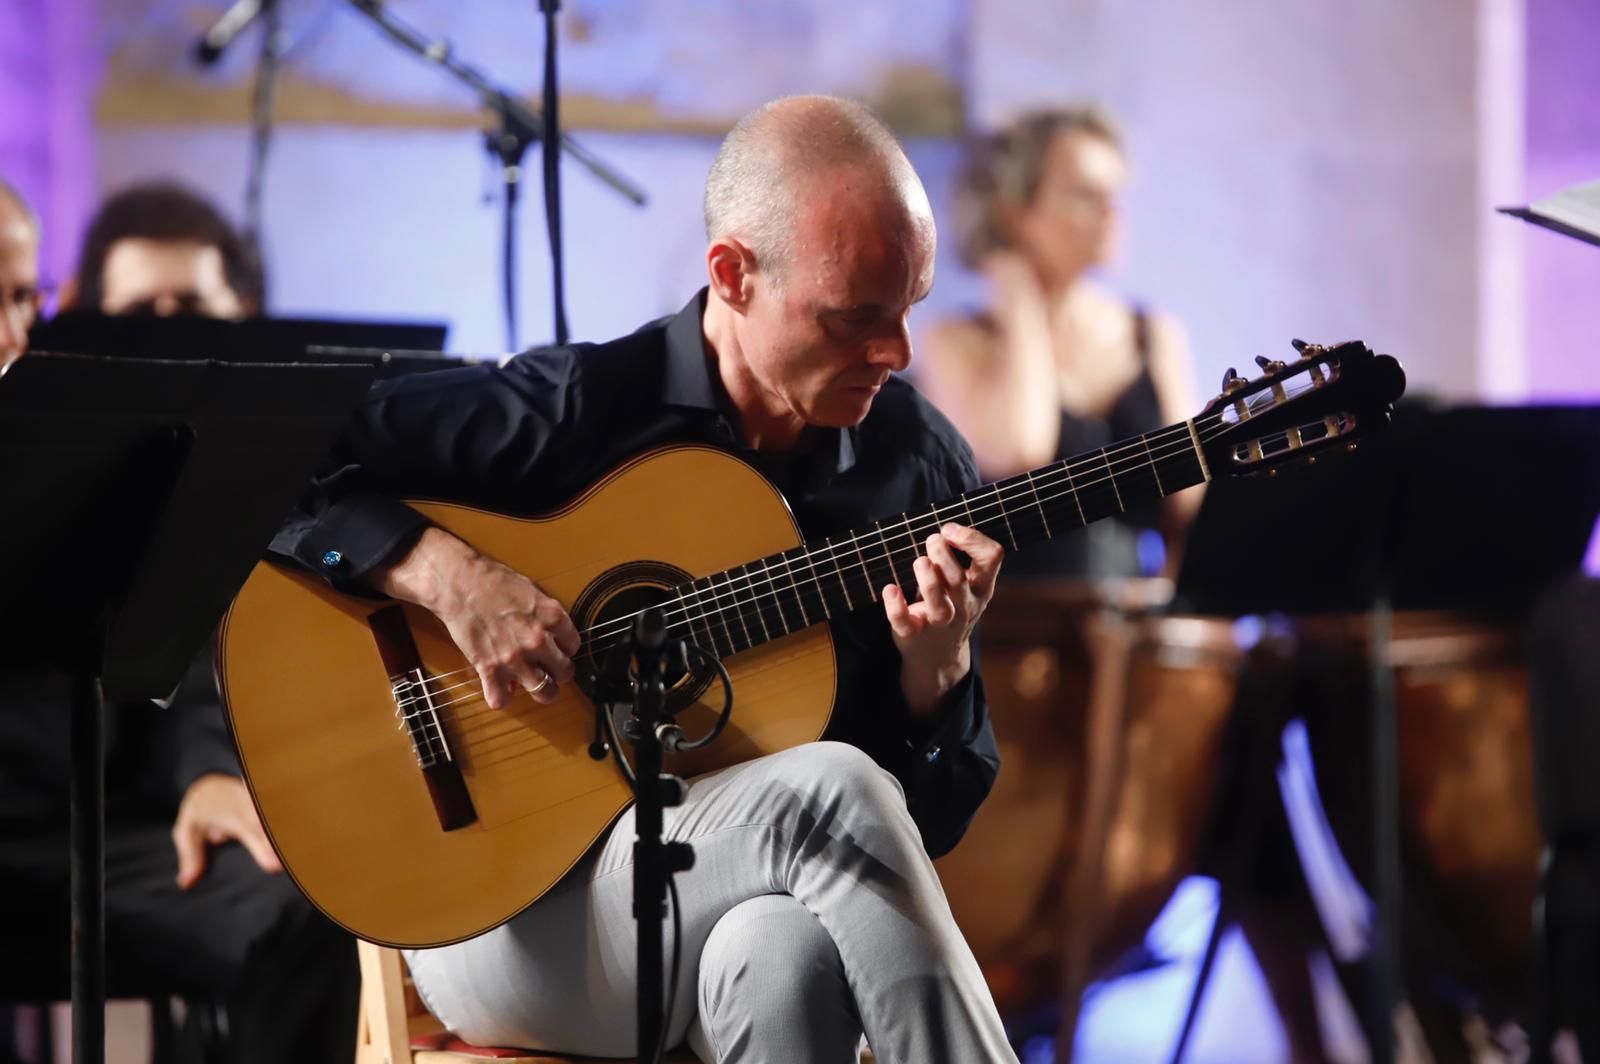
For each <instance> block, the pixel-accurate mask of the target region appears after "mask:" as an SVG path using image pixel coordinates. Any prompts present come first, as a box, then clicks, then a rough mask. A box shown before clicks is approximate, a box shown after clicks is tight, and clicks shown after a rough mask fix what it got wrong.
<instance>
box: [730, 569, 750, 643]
mask: <svg viewBox="0 0 1600 1064" xmlns="http://www.w3.org/2000/svg"><path fill="white" fill-rule="evenodd" d="M722 586H723V589H724V594H725V595H726V596H727V599H728V605H729V607H730V608H731V609H732V610H733V615H734V616H735V617H737V618H738V619H739V630H740V631H742V632H743V633H744V646H743V647H740V648H737V649H736V650H735V653H737V651H738V650H749V649H750V648H751V647H753V646H755V645H756V641H755V640H754V639H751V638H750V626H749V625H747V624H745V623H744V608H743V607H742V606H741V605H740V603H739V593H738V592H737V591H735V590H734V587H733V576H732V575H731V574H730V573H729V572H728V571H727V570H726V569H724V570H723V572H722ZM729 632H730V634H731V632H732V629H731V627H730V629H729ZM729 643H732V640H731V639H730V640H729Z"/></svg>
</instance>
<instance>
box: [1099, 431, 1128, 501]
mask: <svg viewBox="0 0 1600 1064" xmlns="http://www.w3.org/2000/svg"><path fill="white" fill-rule="evenodd" d="M1100 461H1102V462H1104V463H1105V467H1106V476H1107V477H1109V478H1110V479H1111V490H1112V491H1113V492H1115V493H1116V496H1117V509H1119V510H1121V511H1122V512H1123V513H1127V512H1128V508H1127V507H1126V506H1124V505H1122V491H1121V490H1120V489H1119V488H1118V487H1117V474H1116V473H1114V472H1112V471H1111V456H1110V455H1108V454H1106V449H1105V448H1104V447H1102V448H1100Z"/></svg>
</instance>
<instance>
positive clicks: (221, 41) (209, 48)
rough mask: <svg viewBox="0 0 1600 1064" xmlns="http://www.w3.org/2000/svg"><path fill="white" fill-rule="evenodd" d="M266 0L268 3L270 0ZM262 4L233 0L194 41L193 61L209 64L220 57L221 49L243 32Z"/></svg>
mask: <svg viewBox="0 0 1600 1064" xmlns="http://www.w3.org/2000/svg"><path fill="white" fill-rule="evenodd" d="M266 2H267V3H270V2H271V0H266ZM264 6H265V4H264V3H263V0H234V4H233V6H232V7H230V8H228V10H226V11H224V12H223V13H222V17H221V18H219V19H217V21H216V22H215V23H214V24H213V25H212V27H211V28H210V29H209V30H206V32H205V35H204V36H202V37H201V38H200V39H199V40H198V41H196V42H195V44H194V58H195V62H197V63H199V64H200V65H201V66H211V65H212V64H214V63H215V62H216V61H217V60H218V59H221V58H222V53H223V51H224V50H225V49H226V48H227V47H228V45H230V44H232V43H233V39H234V38H235V37H237V36H239V34H241V33H243V32H244V30H245V27H247V26H249V25H250V23H252V22H254V21H255V20H256V17H257V16H258V15H260V14H261V9H262V8H263V7H264Z"/></svg>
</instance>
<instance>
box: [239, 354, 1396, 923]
mask: <svg viewBox="0 0 1600 1064" xmlns="http://www.w3.org/2000/svg"><path fill="white" fill-rule="evenodd" d="M1297 347H1298V348H1299V357H1298V358H1296V359H1295V360H1294V361H1292V362H1288V363H1279V362H1265V363H1264V369H1265V372H1264V374H1263V375H1262V376H1260V377H1258V378H1257V379H1255V380H1253V381H1247V380H1245V379H1244V378H1240V377H1236V376H1234V375H1233V374H1232V372H1231V371H1230V375H1229V379H1228V380H1227V381H1226V382H1225V384H1224V391H1223V394H1221V395H1219V396H1218V397H1217V398H1216V399H1214V400H1213V401H1212V402H1211V403H1209V404H1208V405H1207V406H1206V408H1205V409H1204V410H1203V411H1202V412H1201V413H1200V414H1199V415H1197V416H1196V417H1194V418H1192V419H1191V420H1189V421H1185V422H1182V423H1180V424H1176V425H1172V426H1169V427H1167V428H1164V429H1160V430H1157V431H1155V432H1151V433H1148V434H1146V435H1143V436H1138V437H1135V438H1133V439H1128V440H1123V441H1121V442H1119V443H1115V444H1112V445H1110V446H1108V447H1105V448H1102V449H1101V450H1099V451H1094V452H1091V453H1088V454H1081V455H1077V456H1075V457H1073V458H1070V459H1067V460H1065V461H1059V462H1055V463H1052V464H1050V465H1047V466H1044V467H1042V468H1040V469H1036V470H1033V471H1031V472H1028V473H1024V474H1021V475H1019V476H1014V477H1011V478H1008V479H1006V480H1003V481H999V482H998V483H994V484H988V485H985V486H984V487H982V488H978V489H976V490H974V491H972V492H969V493H967V494H965V495H962V496H959V497H957V498H953V499H946V500H943V501H941V502H940V503H939V504H938V505H936V506H933V507H931V508H929V509H927V510H925V511H922V512H919V513H905V514H894V515H890V516H885V517H883V518H881V519H879V520H876V521H873V522H871V523H870V524H866V525H863V526H862V527H860V528H858V529H856V530H854V531H853V532H851V533H850V534H846V535H840V536H833V537H829V538H826V539H821V540H811V541H804V540H803V539H802V537H801V534H800V531H799V529H798V527H797V526H796V524H795V522H794V519H793V516H792V515H791V513H790V511H789V507H788V505H787V504H786V503H785V501H784V499H783V497H782V496H781V495H780V494H779V493H778V491H777V489H775V488H774V487H773V486H772V485H771V484H769V483H768V482H767V481H766V480H765V479H764V478H762V477H761V476H760V475H759V474H758V473H757V472H756V471H755V470H754V469H752V468H751V467H750V466H749V465H747V464H746V463H744V462H742V461H740V460H739V459H737V458H735V457H732V456H731V455H728V454H726V453H724V452H721V451H717V450H714V449H712V448H709V447H703V446H676V447H667V448H662V449H658V450H654V451H651V452H649V453H646V454H642V455H639V456H638V457H636V458H633V459H631V460H630V461H628V462H626V463H624V464H623V465H622V466H620V467H619V468H617V469H614V470H613V471H611V472H610V473H609V474H607V475H606V476H605V477H603V478H602V479H600V480H599V481H598V482H596V483H595V484H593V485H591V486H590V487H589V488H588V489H587V490H586V491H584V492H583V494H582V495H580V496H579V497H578V498H576V499H574V500H573V501H572V502H570V503H569V504H567V505H566V506H565V507H564V508H562V509H561V510H559V511H558V512H555V513H551V514H549V515H547V516H543V517H539V518H533V519H524V518H514V517H507V516H503V515H499V514H495V513H489V512H486V511H483V510H478V509H473V508H472V507H469V506H459V505H452V504H446V503H437V502H413V503H412V505H413V506H415V507H416V508H417V509H418V510H420V511H421V512H422V513H424V514H425V515H426V516H427V517H428V519H429V520H431V521H433V522H434V523H435V524H437V525H439V526H441V527H442V528H444V529H446V530H448V531H450V532H452V533H453V534H455V535H457V536H459V537H461V538H462V539H463V540H465V541H466V542H468V543H470V544H472V545H473V546H474V547H476V548H477V549H478V550H480V551H482V552H484V553H486V554H488V555H491V556H493V557H496V558H499V559H500V560H501V561H504V562H505V563H507V564H508V565H511V566H512V567H514V568H516V569H518V570H519V571H521V572H523V573H524V574H526V575H527V576H528V577H529V578H530V579H532V580H533V581H534V582H535V583H537V584H538V585H539V586H540V587H541V588H543V589H544V590H545V591H546V592H547V593H549V594H551V595H553V596H554V597H555V598H556V599H557V600H558V601H560V602H561V603H562V604H563V605H564V606H566V607H567V609H568V611H569V612H570V613H571V615H572V619H573V621H574V622H575V623H576V625H577V627H578V630H579V632H580V633H581V634H582V637H583V640H584V647H583V650H582V651H581V652H580V654H579V660H578V662H577V664H578V665H579V669H580V672H582V671H584V670H585V668H586V667H592V666H594V665H595V664H596V663H597V661H598V660H599V659H600V658H601V657H602V656H605V655H606V654H607V652H608V651H609V650H610V649H611V648H613V647H615V646H616V645H617V644H618V643H619V642H620V641H621V640H622V639H623V638H624V637H625V633H626V631H627V629H628V627H629V624H630V621H631V618H632V617H633V616H634V615H635V614H636V613H637V612H638V611H640V610H642V609H643V608H645V607H646V606H648V605H651V604H657V603H659V604H661V605H662V606H663V607H664V608H665V610H666V612H667V615H668V619H669V622H670V626H671V631H672V633H673V634H676V635H682V636H686V637H687V638H688V639H689V640H691V641H692V642H694V643H695V644H697V645H698V646H700V647H704V648H706V649H708V650H710V651H713V652H714V653H715V654H717V655H718V656H720V657H721V658H722V659H724V662H725V664H726V666H727V669H728V671H729V673H730V674H731V676H732V679H733V684H734V687H735V689H736V690H737V693H738V705H737V710H736V712H735V713H734V714H733V716H732V718H731V723H730V724H729V725H728V727H727V729H726V731H725V732H724V733H723V735H722V736H721V737H720V738H719V739H718V741H717V742H715V743H713V744H711V745H710V746H708V747H706V748H705V749H704V750H701V751H698V752H695V753H688V754H678V755H672V756H670V757H669V759H668V764H667V768H668V770H670V771H674V772H676V773H678V774H680V775H683V776H690V775H694V774H697V773H701V772H706V771H710V770H712V769H716V768H720V767H723V766H726V765H730V764H734V763H737V762H741V761H745V760H748V759H750V758H754V757H759V756H761V755H763V754H767V753H772V752H774V751H777V750H782V749H786V748H788V747H790V746H794V745H797V744H799V743H805V742H810V741H812V740H814V739H816V738H818V737H819V736H820V735H821V734H822V732H823V729H824V728H825V727H826V725H827V722H828V717H829V714H830V713H831V711H832V704H833V698H834V683H835V664H834V655H833V643H832V638H831V636H830V634H829V629H828V626H827V625H826V624H823V623H821V622H823V621H825V620H827V619H828V618H830V617H834V616H837V615H839V614H840V613H842V612H844V611H850V610H858V609H881V608H882V606H881V605H879V603H878V595H879V589H881V588H882V587H883V586H884V585H885V584H887V583H889V582H891V581H892V582H895V583H898V584H899V585H900V586H901V587H903V588H906V589H908V592H909V593H910V594H913V595H914V594H915V587H916V581H915V579H914V577H913V576H912V562H913V561H914V560H915V558H916V556H917V554H918V552H919V551H920V549H921V546H920V545H921V544H922V543H923V542H924V541H925V540H926V538H927V536H928V534H929V533H931V532H933V531H936V530H937V529H938V527H939V526H940V525H941V524H942V523H944V522H946V521H957V522H960V523H962V524H967V525H971V526H974V527H976V528H978V529H980V530H982V531H983V532H984V533H986V534H987V535H989V536H991V537H992V538H994V539H996V540H998V541H999V542H1000V543H1001V544H1002V545H1003V546H1004V547H1006V548H1007V550H1018V549H1026V548H1027V546H1028V545H1029V544H1030V543H1034V542H1037V541H1039V540H1043V539H1047V538H1049V537H1051V536H1058V535H1072V534H1073V530H1075V529H1078V528H1080V527H1082V526H1084V525H1086V524H1088V523H1089V522H1091V521H1095V520H1098V519H1100V518H1103V517H1107V516H1110V515H1112V514H1115V513H1118V512H1120V511H1122V510H1125V509H1127V508H1129V507H1133V506H1135V505H1137V504H1139V503H1144V502H1148V501H1150V500H1153V499H1157V498H1160V497H1161V496H1164V495H1168V494H1171V493H1172V492H1175V491H1178V490H1180V489H1182V488H1186V487H1189V486H1191V485H1194V484H1199V483H1202V482H1204V481H1208V480H1211V479H1212V478H1214V477H1222V476H1234V475H1240V474H1245V473H1255V472H1259V471H1263V470H1265V471H1270V472H1276V470H1277V467H1278V466H1279V465H1281V464H1282V463H1284V462H1287V461H1290V460H1294V459H1300V458H1302V457H1303V458H1304V459H1305V460H1306V461H1310V462H1314V461H1316V460H1317V456H1318V455H1319V454H1322V453H1325V452H1330V451H1333V450H1338V449H1344V448H1350V447H1354V446H1355V440H1356V438H1357V437H1358V436H1359V435H1360V434H1361V433H1362V432H1363V431H1365V430H1367V429H1369V428H1371V427H1373V426H1375V425H1379V424H1381V423H1383V422H1384V421H1385V420H1386V419H1387V415H1388V411H1389V409H1390V406H1391V404H1392V403H1393V402H1394V401H1395V399H1396V398H1398V396H1399V395H1400V393H1401V391H1402V390H1403V388H1404V384H1405V377H1404V374H1403V373H1402V371H1401V369H1400V366H1399V364H1398V363H1397V362H1395V360H1394V359H1392V358H1389V357H1387V356H1382V355H1375V354H1373V353H1372V352H1371V351H1370V350H1369V349H1367V348H1366V347H1365V346H1364V345H1361V344H1358V343H1346V344H1340V345H1338V346H1336V347H1328V348H1323V347H1313V346H1305V345H1297ZM685 484H693V485H695V486H696V488H697V491H696V493H695V495H694V497H693V498H690V497H689V496H688V495H687V493H685V492H684V491H683V490H682V486H683V485H685ZM643 514H648V515H650V519H649V521H648V522H645V521H644V520H642V519H641V517H640V515H643ZM217 671H218V678H219V682H220V686H221V690H222V695H223V699H224V702H225V704H226V705H227V709H228V713H229V716H230V718H231V721H232V725H233V731H234V735H235V737H236V739H237V741H238V746H239V753H240V757H241V760H242V762H243V766H244V771H245V776H246V779H247V780H248V782H249V785H250V789H251V792H252V793H253V795H254V797H255V801H256V804H257V806H258V808H259V809H260V811H261V816H262V820H263V822H264V823H265V825H266V828H267V831H268V833H269V834H270V836H271V838H272V842H273V845H274V846H275V847H276V848H277V851H278V854H279V855H280V856H281V858H282V859H283V864H284V867H285V868H286V869H287V870H288V871H289V874H290V875H292V876H293V877H294V880H295V882H296V883H297V884H298V885H299V886H300V888H301V889H302V890H303V891H305V893H306V894H307V895H308V896H309V897H310V898H311V899H312V900H313V901H314V902H315V903H316V904H317V905H318V906H319V907H320V908H321V909H322V910H323V911H324V912H326V913H327V914H328V915H329V916H330V917H331V918H332V919H334V920H335V921H336V922H338V923H340V924H342V925H343V926H344V927H346V928H348V929H349V930H350V931H352V932H354V933H355V934H357V935H359V936H361V937H362V938H366V939H370V940H372V941H375V942H379V943H384V944H389V945H398V946H418V947H420V946H431V945H440V944H443V943H447V942H452V941H456V940H459V939H463V938H467V937H469V936H472V935H475V934H478V933H479V932H482V931H485V930H487V929H489V928H492V927H494V926H496V925H498V924H499V923H501V922H503V921H505V920H507V919H509V918H510V917H512V916H513V915H515V914H516V913H517V912H519V911H521V910H522V909H523V908H525V907H526V906H528V905H530V904H531V903H532V902H534V901H535V900H536V899H538V897H539V896H540V895H541V894H543V893H544V892H545V891H546V890H548V889H549V888H550V887H551V886H552V885H554V884H555V882H556V881H557V880H558V879H560V878H561V876H562V874H563V873H564V872H565V871H566V870H567V869H568V868H570V867H571V866H572V865H573V863H574V862H576V861H577V860H578V859H579V857H581V856H582V855H583V853H584V852H585V851H586V850H587V849H588V848H589V846H590V845H591V844H592V843H593V842H594V841H595V839H596V838H597V837H598V836H599V835H600V834H601V833H602V832H604V831H605V829H606V828H607V826H608V825H610V824H611V823H612V821H613V820H615V818H616V817H617V815H618V814H619V813H620V812H621V811H622V810H623V809H624V808H626V806H627V804H628V802H629V800H630V791H629V789H628V785H627V784H626V783H625V781H624V779H623V777H622V775H621V774H620V772H619V771H618V768H617V766H616V765H614V764H612V763H611V762H610V761H605V760H595V759H593V758H592V757H591V756H590V755H589V747H590V743H591V741H592V740H593V739H594V731H595V720H596V715H595V710H594V706H593V704H592V703H591V701H590V698H589V696H588V694H587V693H586V692H585V690H584V689H583V687H582V685H579V684H569V685H564V686H563V688H562V692H561V696H560V698H559V700H558V701H557V702H556V703H554V704H552V705H541V704H538V703H535V702H534V701H533V700H532V699H531V698H530V697H528V696H522V697H521V698H519V699H518V700H517V701H515V702H514V703H513V704H512V705H511V706H510V707H509V708H506V709H503V710H491V709H490V708H489V707H488V706H487V704H485V702H484V701H483V697H482V692H481V689H480V688H479V686H478V681H477V678H476V674H475V673H474V672H473V670H471V669H470V668H468V667H467V665H466V662H465V660H464V659H463V657H462V656H461V654H460V652H459V651H458V650H457V649H456V647H455V645H454V644H453V643H452V642H451V640H450V638H449V636H448V634H447V633H446V632H445V630H444V628H443V626H442V625H441V624H440V623H439V622H438V621H437V620H436V619H435V618H434V617H433V616H432V615H430V614H428V613H427V612H426V611H425V610H422V609H420V608H416V607H413V606H410V605H402V604H398V603H394V602H387V601H374V600H370V599H361V598H355V597H350V596H346V595H343V594H340V593H338V592H335V591H333V590H331V589H330V588H329V587H328V586H327V585H326V584H325V583H323V582H322V581H321V580H320V579H318V578H317V577H315V576H312V575H309V574H307V573H304V572H301V571H299V570H296V569H293V568H289V567H285V566H280V565H278V564H275V563H268V562H264V563H262V564H261V565H259V566H257V567H256V569H255V571H254V573H253V574H252V575H251V577H250V579H249V581H248V582H247V583H246V584H245V586H244V588H243V589H242V590H241V591H240V592H239V595H238V597H237V599H236V600H235V601H234V603H233V606H232V608H231V609H230V611H229V612H228V615H227V617H226V619H225V621H224V624H223V627H222V631H221V635H220V648H219V655H218V666H217ZM721 702H722V695H721V691H720V689H719V686H718V685H717V684H715V683H713V682H712V681H710V680H706V679H702V678H699V676H698V674H697V673H694V672H691V673H688V674H684V675H681V676H678V677H676V678H675V682H674V684H673V687H672V689H671V691H670V692H669V703H668V708H669V710H671V711H673V712H675V713H676V716H677V719H678V721H679V722H681V723H682V724H683V727H684V730H685V731H686V732H687V733H689V734H691V735H693V734H697V733H699V732H700V731H703V730H704V729H705V728H707V727H709V725H710V723H711V722H712V721H713V720H714V719H715V718H716V716H717V715H718V713H719V712H720V709H721Z"/></svg>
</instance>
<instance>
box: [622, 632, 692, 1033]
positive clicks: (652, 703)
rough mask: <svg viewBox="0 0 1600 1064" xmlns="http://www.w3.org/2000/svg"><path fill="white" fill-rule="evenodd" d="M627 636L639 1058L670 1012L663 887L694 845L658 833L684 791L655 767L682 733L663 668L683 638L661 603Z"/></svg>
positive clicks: (688, 860) (675, 657)
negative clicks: (673, 632)
mask: <svg viewBox="0 0 1600 1064" xmlns="http://www.w3.org/2000/svg"><path fill="white" fill-rule="evenodd" d="M629 640H630V643H631V653H630V660H631V668H630V670H629V672H630V676H631V684H627V683H626V680H624V682H623V683H617V682H615V681H614V682H613V684H612V685H611V690H613V691H622V690H626V689H627V687H628V686H631V688H632V691H633V703H634V714H633V716H632V717H631V718H629V719H628V720H627V721H626V722H625V724H624V725H623V734H624V735H626V736H627V738H628V740H629V741H630V742H632V743H633V746H634V761H633V764H634V774H633V793H634V812H633V817H634V832H635V834H634V841H633V916H634V919H635V920H637V921H638V925H639V927H638V932H639V936H638V963H639V975H638V991H639V998H638V1013H637V1016H638V1045H637V1047H636V1049H635V1052H636V1054H637V1056H638V1058H639V1060H640V1061H641V1062H645V1061H656V1060H659V1059H660V1053H661V1050H662V1048H663V1045H662V1043H663V1039H664V1035H665V1029H666V1024H667V1023H668V1022H669V1021H670V1020H671V1017H670V1016H667V1015H665V1010H664V1009H663V1007H662V999H663V990H664V986H663V983H664V979H663V972H662V967H663V953H664V950H663V948H662V922H663V921H664V920H665V918H666V912H667V889H668V886H669V884H670V882H671V879H672V875H673V873H674V872H685V871H688V870H689V869H690V868H692V867H694V850H693V848H692V847H690V845H689V844H688V843H686V842H666V841H665V840H663V839H662V837H661V833H662V821H663V814H664V811H665V809H666V807H668V806H676V805H681V804H682V803H683V800H684V797H685V795H686V794H687V793H688V787H687V786H686V785H685V784H684V782H683V780H681V779H679V778H678V777H677V776H672V775H667V774H664V773H663V772H662V771H661V766H662V753H663V751H664V750H665V749H674V750H675V749H677V748H678V747H679V746H680V745H681V744H682V739H683V736H682V733H681V732H679V731H678V727H677V725H676V724H674V723H673V722H672V719H671V718H670V717H668V716H667V715H666V714H665V706H666V679H665V674H666V669H667V666H668V664H669V663H670V662H673V661H681V662H682V663H683V664H687V658H686V656H685V648H684V644H683V641H682V640H680V639H669V638H668V637H667V619H666V614H665V613H663V612H662V610H661V608H660V607H651V608H650V609H647V610H645V611H644V612H643V613H641V614H639V616H638V617H637V618H636V619H635V620H634V623H633V626H632V629H631V632H630V635H629ZM622 701H626V699H623V700H622ZM601 712H607V711H606V710H604V709H602V710H601ZM601 756H604V755H603V754H602V755H601ZM674 908H676V900H674ZM674 974H676V973H674ZM675 984H676V980H674V985H675Z"/></svg>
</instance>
